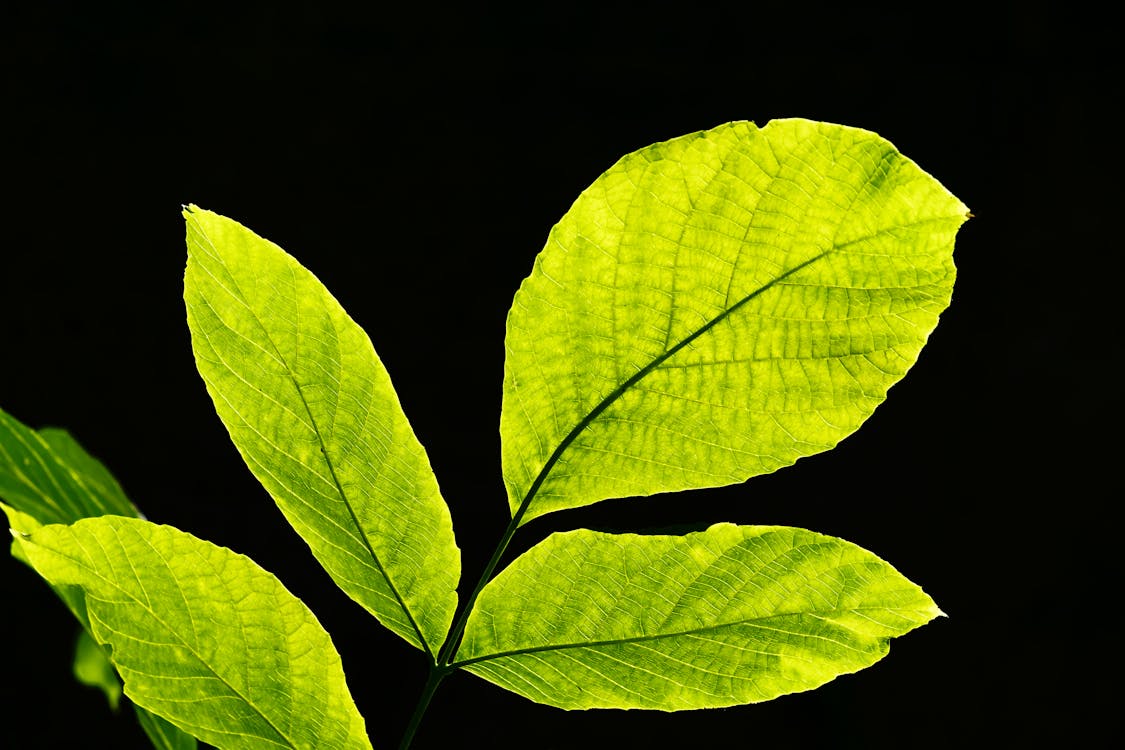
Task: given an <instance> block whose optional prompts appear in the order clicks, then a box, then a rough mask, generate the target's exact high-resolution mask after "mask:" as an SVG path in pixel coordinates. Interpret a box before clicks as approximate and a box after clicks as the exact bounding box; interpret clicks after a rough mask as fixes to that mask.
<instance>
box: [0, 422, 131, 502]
mask: <svg viewBox="0 0 1125 750" xmlns="http://www.w3.org/2000/svg"><path fill="white" fill-rule="evenodd" d="M0 499H2V500H4V502H6V503H7V504H8V505H10V506H11V507H13V508H15V509H16V510H19V511H22V512H24V513H27V514H28V515H30V516H31V517H33V518H34V519H36V520H37V521H39V522H40V523H71V522H73V521H77V520H78V519H80V518H88V517H90V516H101V515H106V514H111V515H120V516H136V515H137V509H136V508H134V507H133V504H132V503H131V502H129V499H128V498H127V497H125V493H124V492H122V490H121V487H120V485H118V484H117V481H116V480H115V479H114V478H113V476H112V475H111V474H110V473H109V471H107V470H106V468H105V467H104V466H102V464H101V463H100V462H98V460H97V459H96V458H94V457H93V456H91V455H90V454H89V453H87V452H86V451H85V450H84V449H83V448H82V446H80V445H79V444H78V443H77V442H76V441H75V440H74V438H72V437H71V436H70V435H68V434H67V433H66V432H64V431H62V430H58V429H45V430H41V431H39V432H36V431H35V430H32V429H31V428H29V427H27V426H26V425H23V424H21V423H20V422H19V421H17V420H16V419H14V418H12V417H11V416H9V415H8V414H7V413H5V412H4V411H3V410H2V409H0Z"/></svg>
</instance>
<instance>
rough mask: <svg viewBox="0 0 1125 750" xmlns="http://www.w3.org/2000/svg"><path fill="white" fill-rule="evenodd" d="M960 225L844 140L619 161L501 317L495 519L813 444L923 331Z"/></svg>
mask: <svg viewBox="0 0 1125 750" xmlns="http://www.w3.org/2000/svg"><path fill="white" fill-rule="evenodd" d="M965 217H966V209H965V207H964V205H963V204H961V202H960V201H958V200H957V199H956V198H955V197H954V196H952V195H951V194H950V193H949V192H948V191H947V190H945V189H944V188H943V187H942V186H941V185H940V184H938V183H937V181H936V180H934V179H933V178H932V177H930V176H929V175H927V174H926V173H925V172H922V171H921V169H919V168H918V167H917V165H915V164H914V163H913V162H911V161H910V160H908V159H906V158H905V157H903V156H902V155H901V154H899V153H898V151H897V150H895V149H894V147H893V146H892V145H891V144H890V143H888V142H887V141H885V140H883V139H881V138H879V137H878V136H876V135H874V134H872V133H868V132H866V131H861V130H857V129H854V128H844V127H841V126H834V125H827V124H823V123H811V122H808V121H803V120H787V121H774V122H771V123H770V124H769V125H768V126H766V128H763V129H761V130H759V129H757V128H756V127H754V126H753V124H751V123H732V124H730V125H727V126H723V127H720V128H715V129H713V130H711V131H704V132H701V133H695V134H691V135H689V136H684V137H682V138H678V139H675V140H673V141H668V142H666V143H660V144H655V145H654V146H651V147H649V148H647V149H642V150H641V151H638V152H636V153H634V154H630V155H628V156H626V157H624V158H623V159H622V160H620V161H619V162H618V163H617V164H616V165H614V167H612V168H611V169H610V170H609V171H607V172H606V173H605V174H604V175H602V176H601V177H599V178H598V180H596V181H595V182H594V184H593V185H591V187H590V188H588V189H587V190H586V191H584V192H583V193H582V195H581V196H579V198H578V200H577V201H576V202H575V204H574V206H573V207H572V208H571V209H570V211H568V212H567V214H566V216H564V217H563V219H562V220H561V221H560V222H559V223H558V224H557V225H556V226H555V227H554V228H553V229H552V230H551V234H550V236H549V238H548V241H547V245H546V247H545V248H544V250H543V251H542V252H541V253H540V255H539V257H538V258H537V259H536V262H535V268H534V270H533V271H532V274H531V275H530V276H529V277H528V278H527V279H526V280H525V281H524V283H523V284H522V285H521V287H520V290H519V292H517V294H516V297H515V300H514V302H513V305H512V310H511V312H510V313H509V318H508V333H507V339H506V351H507V357H506V361H505V379H504V405H503V410H502V415H501V436H502V442H503V468H504V477H505V485H506V487H507V489H508V498H509V505H510V507H511V510H512V513H513V515H516V514H518V513H522V514H523V515H522V517H521V522H526V521H528V520H531V519H532V518H535V517H537V516H539V515H543V514H544V513H549V512H552V511H554V510H561V509H564V508H571V507H578V506H581V505H587V504H590V503H593V502H598V501H599V500H602V499H606V498H610V497H624V496H641V495H649V494H653V493H656V492H668V491H675V490H682V489H691V488H699V487H711V486H719V485H723V484H732V483H736V482H741V481H745V480H746V479H748V478H749V477H751V476H755V475H757V474H762V473H767V472H769V471H773V470H775V469H777V468H779V467H781V466H784V465H788V464H791V463H793V462H794V461H796V460H797V459H798V458H800V457H802V456H806V455H811V454H813V453H816V452H820V451H823V450H827V449H829V448H831V447H833V446H834V445H835V444H836V443H837V442H838V441H839V440H840V439H842V438H843V437H846V436H847V435H848V434H850V433H851V432H853V431H854V430H855V429H857V428H858V427H859V425H860V424H861V423H862V422H863V420H864V419H866V418H867V416H869V415H870V414H871V412H872V411H873V410H874V408H875V406H877V405H878V403H880V402H881V401H882V400H883V399H884V398H885V397H886V392H887V389H888V388H889V387H890V386H891V385H893V383H894V382H897V380H898V379H900V378H901V377H902V376H903V375H904V374H905V372H906V370H907V369H908V368H909V366H910V365H912V364H913V363H914V361H915V360H916V359H917V356H918V353H919V351H920V350H921V348H922V345H923V344H924V343H925V341H926V338H927V337H928V335H929V333H930V331H932V330H933V328H934V326H936V324H937V318H938V314H939V313H940V312H941V311H942V310H944V309H945V307H946V306H947V305H948V303H949V299H950V295H951V291H952V285H953V280H954V278H955V268H954V266H953V261H952V248H953V239H954V236H955V234H956V231H957V228H958V227H959V226H960V224H961V223H962V222H963V221H964V220H965ZM521 505H526V506H528V507H524V508H522V510H521Z"/></svg>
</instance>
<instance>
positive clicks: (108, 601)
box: [18, 516, 370, 748]
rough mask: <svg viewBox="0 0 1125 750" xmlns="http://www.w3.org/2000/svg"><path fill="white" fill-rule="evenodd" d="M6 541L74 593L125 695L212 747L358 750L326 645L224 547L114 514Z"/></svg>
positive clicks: (271, 585) (304, 611) (271, 581)
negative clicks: (107, 650)
mask: <svg viewBox="0 0 1125 750" xmlns="http://www.w3.org/2000/svg"><path fill="white" fill-rule="evenodd" d="M18 541H19V543H20V545H21V546H22V548H23V551H24V553H25V554H26V556H27V559H28V560H29V561H30V563H31V565H32V566H33V567H34V568H35V569H36V570H37V571H38V572H39V573H40V574H41V575H42V576H43V577H44V578H46V579H47V580H48V581H49V582H50V583H51V584H52V585H54V586H76V587H79V588H81V589H82V591H83V593H84V594H85V604H86V611H87V614H88V616H89V624H90V633H91V635H92V636H93V637H94V640H96V641H97V642H98V643H100V644H103V645H105V646H107V647H109V648H110V649H111V651H112V661H113V663H114V665H115V666H116V667H117V670H118V672H119V674H120V675H121V676H122V678H123V679H124V681H125V694H126V695H128V696H129V698H130V699H132V700H133V701H134V702H135V703H136V704H138V705H139V706H141V707H143V708H146V709H148V710H149V711H152V712H153V713H155V714H157V715H159V716H163V717H164V718H166V719H168V720H169V721H171V722H172V723H173V724H175V725H177V726H178V727H179V728H180V729H183V730H185V731H187V732H189V733H191V734H194V735H195V736H197V737H199V738H200V739H202V740H204V741H206V742H209V743H211V744H213V745H215V746H216V747H219V748H277V747H285V748H366V747H370V743H369V742H368V740H367V737H366V734H365V730H364V721H363V718H362V717H361V716H360V715H359V712H358V711H357V710H356V708H355V705H354V703H353V702H352V699H351V695H350V694H349V692H348V688H347V685H346V684H345V682H344V672H343V668H342V666H341V664H340V656H339V654H337V652H336V649H335V647H334V646H333V645H332V641H331V639H330V638H329V637H328V634H327V633H326V632H324V629H323V628H322V627H321V626H320V623H319V622H317V620H316V618H315V617H314V616H313V614H312V612H310V611H309V610H308V608H307V607H305V605H304V604H302V603H301V602H300V600H298V599H297V598H296V597H294V596H293V595H292V594H290V593H289V592H288V591H287V590H286V589H285V588H284V587H283V586H282V585H281V583H280V582H279V581H278V580H277V579H276V578H275V577H274V576H273V575H271V574H270V573H268V572H266V571H264V570H262V569H261V568H260V567H258V566H257V565H255V564H254V562H253V561H251V560H250V559H248V558H246V557H243V556H242V555H237V554H235V553H234V552H232V551H230V550H229V549H226V548H225V547H218V546H215V545H213V544H210V543H209V542H204V541H201V540H199V539H196V538H195V537H193V536H191V535H189V534H185V533H184V532H182V531H178V530H176V529H173V528H171V527H168V526H158V525H155V524H152V523H149V522H147V521H142V520H139V519H132V518H121V517H116V516H102V517H100V518H91V519H86V520H82V521H78V522H77V523H75V524H73V525H71V526H59V525H51V526H44V527H42V528H39V529H37V530H35V531H32V532H31V533H30V534H26V535H20V536H19V537H18Z"/></svg>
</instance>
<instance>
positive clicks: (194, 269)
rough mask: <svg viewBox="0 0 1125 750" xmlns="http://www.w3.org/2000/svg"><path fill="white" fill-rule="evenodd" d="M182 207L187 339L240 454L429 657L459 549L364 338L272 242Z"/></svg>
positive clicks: (333, 561) (336, 566) (316, 545)
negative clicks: (184, 244)
mask: <svg viewBox="0 0 1125 750" xmlns="http://www.w3.org/2000/svg"><path fill="white" fill-rule="evenodd" d="M184 216H185V219H186V222H187V231H188V238H187V244H188V266H187V271H186V273H185V281H184V290H185V291H184V297H185V301H186V304H187V310H188V324H189V327H190V329H191V333H192V348H193V350H194V352H195V357H196V364H197V366H198V368H199V372H200V374H201V375H202V376H203V379H204V382H205V383H206V385H207V390H208V393H209V394H210V395H211V397H212V400H213V401H214V403H215V407H216V410H217V411H218V413H219V416H220V418H221V419H222V421H223V423H224V424H225V425H226V427H227V430H228V432H229V433H230V435H231V438H232V440H233V441H234V443H235V445H236V447H237V448H238V450H239V453H241V454H242V456H243V458H244V459H245V460H246V463H247V465H248V466H249V467H250V469H251V471H252V472H253V473H254V475H255V476H256V477H257V478H258V479H259V481H260V482H261V483H262V484H263V486H264V487H265V488H266V490H267V491H268V492H269V493H270V495H271V496H272V497H273V498H274V500H275V501H276V502H277V505H278V507H279V508H280V509H281V510H282V512H283V513H284V514H285V517H286V518H287V520H288V521H289V522H290V524H292V525H293V527H294V528H295V529H296V530H297V532H298V533H299V534H300V535H301V536H302V538H304V539H305V541H306V542H307V543H308V544H309V547H310V548H311V549H312V551H313V554H314V555H315V556H316V557H317V559H318V561H319V562H320V563H321V565H323V566H324V567H325V569H326V570H327V571H328V573H329V574H330V575H331V576H332V578H333V580H335V581H336V583H337V585H339V586H340V587H341V588H342V589H343V590H344V591H345V592H346V593H347V594H348V595H349V596H350V597H352V599H354V600H356V601H357V602H358V603H359V604H360V605H361V606H363V607H364V608H365V609H367V610H368V611H369V612H370V613H371V614H373V615H374V616H375V617H376V618H378V619H379V621H380V622H382V623H383V624H384V625H386V626H387V627H388V628H390V629H391V630H392V631H393V632H395V633H397V634H398V635H400V636H401V637H403V638H404V639H405V640H407V641H408V642H409V643H411V644H412V645H414V646H416V647H418V648H421V649H423V650H424V651H426V652H427V653H428V654H430V655H431V658H432V657H433V655H434V654H436V653H437V649H438V648H439V647H440V645H441V643H442V642H443V641H444V638H445V634H446V632H447V631H448V629H449V624H450V622H451V621H452V618H453V612H454V609H455V608H456V602H457V596H456V590H455V589H456V586H457V582H458V579H459V576H460V551H459V550H458V549H457V545H456V541H455V539H454V536H453V526H452V520H451V517H450V514H449V509H448V507H447V506H446V505H445V502H444V500H442V498H441V494H440V491H439V489H438V486H437V480H436V478H435V477H434V475H433V471H432V469H431V468H430V464H429V459H428V458H427V457H426V453H425V450H424V449H423V448H422V446H421V444H420V443H419V442H418V439H417V437H416V436H415V435H414V432H413V430H412V429H411V427H410V424H409V422H408V421H407V419H406V416H405V415H404V414H403V412H402V407H401V405H400V404H399V402H398V397H397V396H396V395H395V392H394V388H393V386H392V385H391V381H390V376H389V375H388V374H387V372H386V369H385V368H384V367H383V365H382V362H381V361H380V360H379V357H378V355H377V354H376V353H375V350H374V348H373V347H372V345H371V341H370V339H368V337H367V335H366V334H365V333H364V332H363V330H362V329H361V328H360V327H359V326H358V325H356V323H355V322H354V321H353V320H352V319H351V318H350V317H349V316H348V315H347V313H346V312H345V311H344V310H343V308H342V307H341V306H340V305H339V303H338V302H337V301H336V300H335V299H334V298H333V297H332V295H331V294H330V293H329V292H328V290H327V289H325V288H324V286H323V285H322V284H321V283H320V282H319V280H317V279H316V277H314V276H313V275H312V274H311V273H309V272H308V271H307V270H306V269H305V268H303V267H302V266H301V265H300V264H299V263H297V261H296V260H294V259H293V258H292V257H291V256H289V255H288V254H286V253H285V252H284V251H283V250H281V248H279V247H277V246H276V245H274V244H273V243H270V242H268V241H266V240H263V239H262V238H260V237H258V236H257V235H255V234H253V233H252V232H250V231H249V230H247V229H246V228H245V227H243V226H241V225H240V224H238V223H237V222H234V221H231V220H230V219H226V218H224V217H221V216H219V215H217V214H214V213H212V212H210V211H205V210H202V209H200V208H198V207H195V206H192V207H189V210H186V211H185V212H184Z"/></svg>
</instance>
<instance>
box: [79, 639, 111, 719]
mask: <svg viewBox="0 0 1125 750" xmlns="http://www.w3.org/2000/svg"><path fill="white" fill-rule="evenodd" d="M74 678H75V679H76V680H78V681H79V682H81V683H82V684H83V685H89V686H90V687H95V688H98V689H99V690H101V691H102V692H103V693H105V697H106V700H108V701H109V707H110V708H111V709H112V710H114V711H116V710H117V704H118V702H119V701H120V700H121V680H119V679H118V678H117V673H116V672H114V671H113V664H111V663H110V661H109V657H107V656H106V654H105V652H104V651H102V647H101V646H99V645H98V644H97V643H95V642H94V639H93V638H91V637H90V634H89V633H87V632H86V631H85V630H82V631H79V633H78V640H77V642H76V643H75V644H74Z"/></svg>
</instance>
